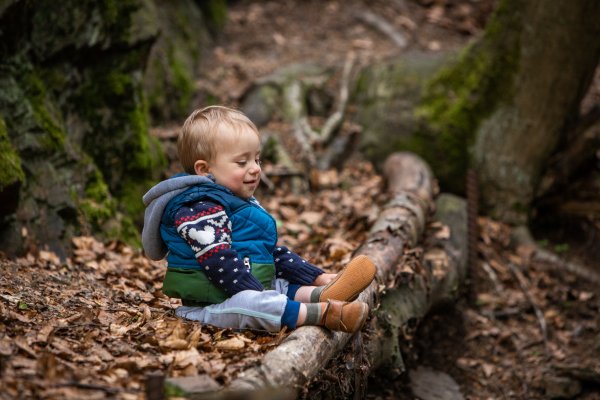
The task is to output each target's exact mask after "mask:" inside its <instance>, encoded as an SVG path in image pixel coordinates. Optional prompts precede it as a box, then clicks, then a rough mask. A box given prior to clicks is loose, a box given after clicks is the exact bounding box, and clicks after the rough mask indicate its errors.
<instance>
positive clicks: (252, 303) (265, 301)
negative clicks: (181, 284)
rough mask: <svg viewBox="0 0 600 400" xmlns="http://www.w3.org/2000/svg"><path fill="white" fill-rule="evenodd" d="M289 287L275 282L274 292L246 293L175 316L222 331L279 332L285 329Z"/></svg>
mask: <svg viewBox="0 0 600 400" xmlns="http://www.w3.org/2000/svg"><path fill="white" fill-rule="evenodd" d="M288 285H289V283H288V281H286V280H285V279H275V280H273V283H272V285H271V287H272V290H264V291H262V292H257V291H255V290H244V291H242V292H238V293H236V294H234V295H233V296H231V297H230V298H228V299H227V300H225V301H224V302H222V303H219V304H211V305H210V306H206V307H189V306H181V307H178V308H177V310H175V314H176V315H177V316H179V317H182V318H186V319H190V320H193V321H199V322H201V323H203V324H210V325H214V326H218V327H220V328H233V329H257V330H265V331H269V332H277V331H279V330H280V329H281V316H282V315H283V312H284V311H285V306H286V304H287V301H288V297H287V296H286V294H287V291H288Z"/></svg>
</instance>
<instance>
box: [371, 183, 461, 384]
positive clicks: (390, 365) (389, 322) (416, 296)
mask: <svg viewBox="0 0 600 400" xmlns="http://www.w3.org/2000/svg"><path fill="white" fill-rule="evenodd" d="M435 205H436V214H435V215H434V217H433V220H434V221H435V223H437V224H438V227H439V229H438V231H437V232H435V231H434V230H435V229H436V228H435V227H434V228H432V232H429V233H430V235H429V236H428V238H427V241H426V242H425V243H424V244H423V247H424V251H423V256H422V258H421V262H420V263H417V264H416V265H415V266H414V267H407V266H405V267H404V268H403V270H402V272H401V274H402V277H401V279H399V280H397V284H396V285H395V286H394V287H393V288H390V289H389V290H387V291H386V292H385V293H384V294H383V295H382V296H381V297H382V298H381V303H380V306H379V309H378V310H377V311H376V317H377V325H376V327H375V334H372V335H371V340H370V341H368V342H367V355H368V360H369V364H370V366H371V369H377V368H382V367H384V368H385V370H386V371H387V373H388V374H391V375H398V374H400V373H402V372H403V371H404V364H403V361H402V355H401V353H400V347H399V341H400V340H401V339H402V337H410V336H412V335H413V334H414V331H415V330H416V328H417V327H418V323H419V320H420V319H422V318H423V317H424V316H425V315H426V314H427V313H428V312H429V311H430V310H431V309H432V308H434V307H436V306H438V305H440V304H443V303H446V302H449V301H453V300H455V298H456V296H457V295H458V294H459V288H460V285H461V283H462V282H463V281H464V279H465V276H466V274H467V267H468V262H467V261H468V235H467V203H466V200H464V199H462V198H460V197H457V196H453V195H450V194H443V195H441V196H439V197H438V198H437V199H436V202H435Z"/></svg>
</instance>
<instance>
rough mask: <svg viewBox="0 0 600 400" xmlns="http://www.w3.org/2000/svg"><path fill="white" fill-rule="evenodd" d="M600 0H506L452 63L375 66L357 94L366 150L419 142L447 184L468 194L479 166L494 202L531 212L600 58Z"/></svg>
mask: <svg viewBox="0 0 600 400" xmlns="http://www.w3.org/2000/svg"><path fill="white" fill-rule="evenodd" d="M599 9H600V3H598V2H594V1H591V0H587V1H579V2H577V3H576V4H571V3H565V2H553V3H552V4H546V3H545V2H542V1H540V0H538V1H533V2H526V1H523V0H502V1H500V2H499V3H498V6H497V8H496V10H495V12H494V14H493V15H492V16H491V18H490V20H489V21H488V23H487V25H486V29H485V32H484V34H483V35H482V36H481V37H480V38H478V39H477V40H476V41H474V42H473V43H472V44H471V45H469V46H467V47H466V48H465V49H463V50H462V51H461V52H460V54H459V55H458V56H457V57H456V58H455V59H454V60H451V61H447V63H446V65H445V66H443V67H441V68H438V69H437V70H436V69H432V68H428V69H426V68H423V69H422V71H421V75H416V74H412V73H411V71H412V69H413V68H409V69H407V68H406V66H407V65H411V64H412V63H414V61H412V60H411V61H408V60H407V59H409V58H410V59H412V58H414V57H413V55H410V54H407V55H405V56H404V57H403V59H402V60H397V61H393V62H391V63H390V64H389V65H385V66H371V67H368V68H366V69H365V70H364V71H363V73H362V74H361V78H360V79H359V82H358V86H357V96H356V99H357V103H358V109H359V110H360V111H359V113H358V120H359V122H360V123H361V124H362V125H363V126H364V134H363V149H364V151H365V154H367V155H368V156H369V158H371V159H372V160H373V161H375V162H377V160H381V159H383V158H384V157H385V155H387V154H389V153H390V152H393V151H398V150H409V151H414V152H416V153H417V154H419V155H421V156H423V157H424V158H425V159H426V160H427V162H428V163H429V164H430V165H431V166H432V168H433V170H434V171H435V174H436V176H437V177H438V178H439V180H440V183H441V187H442V189H443V190H447V191H451V192H454V193H459V194H463V193H464V190H465V187H464V183H465V178H466V172H467V169H468V168H469V167H473V168H475V169H476V170H477V171H478V174H479V181H480V183H481V185H482V188H481V193H482V200H483V203H484V204H483V205H484V210H485V211H486V212H488V213H490V214H491V215H492V216H494V217H496V218H499V219H502V220H504V221H507V222H510V223H516V224H521V223H525V222H527V218H528V215H529V208H530V205H531V202H532V200H533V198H534V196H535V195H536V188H537V186H538V184H539V179H540V175H541V173H542V171H543V169H544V167H545V165H546V162H547V161H548V159H549V157H550V155H551V154H552V153H553V152H554V151H556V150H557V144H558V143H560V141H561V140H564V138H563V137H562V135H563V133H564V128H565V126H566V125H568V123H569V122H570V121H572V120H573V119H576V118H577V114H578V106H579V104H580V102H581V99H582V97H583V95H584V94H585V92H586V89H587V88H588V86H589V83H590V80H591V77H592V74H593V72H594V70H595V68H596V65H597V64H598V58H599V54H600V41H598V37H599V36H600V24H598V23H597V21H598V20H600V11H599ZM574 44H576V45H574ZM411 77H412V78H411Z"/></svg>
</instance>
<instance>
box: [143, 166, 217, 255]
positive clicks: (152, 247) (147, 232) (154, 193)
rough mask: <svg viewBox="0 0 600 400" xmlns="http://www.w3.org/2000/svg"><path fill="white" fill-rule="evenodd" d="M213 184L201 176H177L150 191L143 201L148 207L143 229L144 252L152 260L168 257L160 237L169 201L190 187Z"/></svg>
mask: <svg viewBox="0 0 600 400" xmlns="http://www.w3.org/2000/svg"><path fill="white" fill-rule="evenodd" d="M207 182H212V180H210V179H209V178H207V177H205V176H200V175H176V176H174V177H173V178H170V179H167V180H165V181H162V182H160V183H158V184H157V185H156V186H154V187H153V188H152V189H150V190H148V192H146V194H145V195H144V197H143V198H142V200H143V201H144V205H145V206H146V211H145V212H144V228H143V229H142V246H143V247H144V252H145V253H146V255H147V256H148V257H149V258H150V259H152V260H161V259H162V258H164V257H165V256H166V255H167V246H166V245H165V243H164V242H163V240H162V238H161V236H160V222H161V220H162V216H163V212H164V211H165V207H166V206H167V204H168V203H169V201H170V200H171V199H172V198H174V197H175V196H177V195H178V194H180V193H183V192H184V191H185V190H187V189H188V188H189V187H190V186H194V185H198V184H201V183H207Z"/></svg>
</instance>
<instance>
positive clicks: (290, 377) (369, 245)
mask: <svg viewBox="0 0 600 400" xmlns="http://www.w3.org/2000/svg"><path fill="white" fill-rule="evenodd" d="M384 174H385V177H386V179H387V184H388V192H389V193H390V200H389V201H388V203H387V204H386V205H385V206H384V207H383V210H382V212H381V214H380V215H379V218H378V219H377V221H376V222H375V224H374V225H373V227H372V228H371V231H370V233H369V236H368V240H367V241H366V242H365V243H364V244H363V245H362V246H361V247H360V248H359V249H358V250H357V252H356V255H359V254H364V255H367V256H369V257H370V258H371V259H373V261H374V262H375V265H376V266H377V279H376V281H375V282H374V283H373V284H371V286H369V287H368V288H367V289H365V290H364V291H363V292H362V293H361V295H360V296H359V300H361V301H364V302H367V303H368V304H369V306H370V307H371V309H374V308H375V306H376V304H377V299H378V296H379V290H380V288H381V287H384V284H385V283H386V282H389V281H390V280H393V274H394V273H395V271H396V266H397V263H398V260H399V259H400V257H401V256H402V254H403V253H404V251H405V248H409V247H411V246H415V245H416V243H417V242H418V241H419V239H420V237H421V235H422V234H423V232H424V230H425V226H426V222H427V219H428V216H429V215H430V213H431V212H432V210H433V197H434V192H435V182H434V178H433V176H432V173H431V171H430V169H429V167H428V166H427V164H426V163H425V162H424V161H423V160H422V159H420V158H419V157H417V156H416V155H414V154H411V153H395V154H393V155H391V156H390V157H389V158H388V159H387V160H386V163H385V167H384ZM351 337H352V336H351V335H350V334H346V333H342V332H335V333H334V332H331V331H329V330H327V329H324V328H320V327H314V326H304V327H301V328H299V329H297V330H295V331H294V332H292V333H291V334H290V335H289V336H288V337H287V338H286V339H285V340H284V341H283V342H282V343H281V344H280V345H279V346H278V347H277V348H275V349H274V350H272V351H270V352H269V353H267V354H265V356H264V357H263V359H262V362H261V363H260V364H259V365H258V366H255V367H253V368H250V369H247V370H245V371H243V372H242V373H240V374H239V375H238V376H237V377H236V378H235V379H234V380H233V381H232V382H231V384H230V385H229V386H228V387H227V388H226V389H225V391H227V392H229V393H231V392H238V393H239V392H242V393H248V392H254V391H258V390H263V389H264V388H268V387H275V388H277V387H286V388H300V387H302V386H303V385H305V384H306V383H308V382H309V381H310V380H311V379H313V378H314V377H315V376H316V375H317V373H318V372H319V371H320V370H322V369H323V367H325V365H326V364H327V363H328V362H329V361H330V360H331V359H333V358H334V357H335V356H336V355H337V354H338V353H339V352H340V351H341V350H342V349H343V348H344V347H345V346H346V344H347V343H348V342H349V340H350V338H351ZM167 384H168V385H169V386H171V387H173V386H175V387H176V386H177V378H173V379H169V380H168V381H167ZM186 394H187V395H188V396H190V397H198V398H200V396H201V394H200V393H196V394H194V393H189V392H188V393H186Z"/></svg>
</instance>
